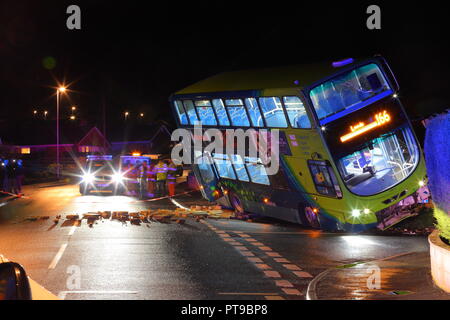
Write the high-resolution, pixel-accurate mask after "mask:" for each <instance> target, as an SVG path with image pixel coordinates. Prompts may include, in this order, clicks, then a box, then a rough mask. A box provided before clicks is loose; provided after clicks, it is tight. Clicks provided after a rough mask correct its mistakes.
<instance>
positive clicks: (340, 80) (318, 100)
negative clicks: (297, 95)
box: [310, 63, 390, 120]
mask: <svg viewBox="0 0 450 320" xmlns="http://www.w3.org/2000/svg"><path fill="white" fill-rule="evenodd" d="M386 91H390V87H389V85H388V82H387V80H386V78H385V77H384V76H383V74H382V72H381V71H380V69H379V68H378V66H377V65H376V64H374V63H371V64H368V65H365V66H362V67H359V68H356V69H354V70H352V71H349V72H347V73H344V74H343V75H340V76H338V77H336V78H333V79H332V80H329V81H326V82H324V83H323V84H321V85H319V86H317V87H315V88H314V89H312V90H311V91H310V97H311V101H312V104H313V106H314V109H315V111H316V113H317V117H318V118H319V120H321V119H324V118H327V117H329V116H331V115H333V114H336V113H338V112H340V111H342V110H345V109H348V108H351V107H353V106H355V105H357V104H359V103H361V102H364V101H366V100H368V99H370V98H372V97H375V96H377V95H380V94H382V93H385V92H386Z"/></svg>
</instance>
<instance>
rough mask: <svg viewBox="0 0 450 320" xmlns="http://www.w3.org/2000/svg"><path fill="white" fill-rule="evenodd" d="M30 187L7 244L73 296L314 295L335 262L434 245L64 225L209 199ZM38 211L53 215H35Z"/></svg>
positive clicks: (197, 226)
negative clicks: (313, 286) (92, 215)
mask: <svg viewBox="0 0 450 320" xmlns="http://www.w3.org/2000/svg"><path fill="white" fill-rule="evenodd" d="M25 194H26V197H25V198H22V199H18V200H14V201H11V202H8V203H6V204H3V205H2V206H0V254H3V255H4V256H6V257H8V258H9V259H10V260H13V261H16V262H19V263H21V264H22V265H23V266H24V267H25V269H26V270H27V272H28V274H29V275H30V276H31V277H32V278H33V279H34V280H36V281H37V282H38V283H40V284H41V285H42V286H44V287H45V288H46V289H48V290H50V291H51V292H53V293H54V294H57V295H59V296H60V297H61V298H63V299H67V300H70V299H261V300H263V299H273V300H281V299H305V297H306V292H307V287H308V284H309V283H310V282H311V280H312V279H314V277H316V276H317V275H319V274H320V273H321V272H323V271H324V270H326V269H328V268H331V267H335V266H338V265H343V264H347V263H353V262H360V261H371V260H374V259H380V258H385V257H389V256H393V255H397V254H402V253H406V252H426V251H427V250H428V245H427V241H426V238H425V237H405V236H398V237H394V236H379V235H377V236H376V235H348V234H335V233H325V232H321V231H316V230H308V229H305V228H302V227H301V226H297V225H293V224H288V223H283V222H280V221H275V220H265V221H258V222H244V221H238V220H211V219H208V220H205V221H202V222H197V221H195V220H190V219H188V220H187V221H186V223H185V224H177V223H157V222H154V223H149V224H141V225H140V226H136V225H130V224H129V223H128V224H123V223H121V222H118V221H114V220H107V221H105V220H102V221H99V222H97V223H96V224H95V225H94V226H93V227H92V228H90V227H89V226H88V225H87V223H86V221H85V220H83V222H82V224H81V225H79V226H75V225H73V223H71V222H70V221H65V220H64V219H62V220H61V222H60V223H58V224H57V225H55V224H54V223H53V218H54V217H55V216H56V215H59V214H62V215H63V217H64V215H65V214H72V213H77V214H83V213H87V212H96V211H106V210H110V211H130V212H133V211H139V210H144V209H148V208H150V209H155V208H165V209H175V208H176V205H181V206H186V207H189V206H190V205H193V204H200V205H202V204H206V203H205V202H204V200H202V199H201V197H200V195H199V193H195V192H194V193H190V194H184V195H181V196H178V197H176V198H175V200H176V203H174V202H172V201H171V200H170V199H163V200H158V201H153V202H151V201H139V200H138V199H135V198H132V197H119V196H117V197H116V196H80V195H79V193H78V188H77V186H76V185H53V186H48V185H46V186H45V185H40V186H32V187H27V188H26V189H25ZM38 216H41V217H42V216H49V217H50V219H48V220H41V219H38V220H35V221H30V220H29V219H28V218H30V217H38ZM32 220H33V219H32ZM343 298H345V297H343ZM367 298H370V296H368V297H367Z"/></svg>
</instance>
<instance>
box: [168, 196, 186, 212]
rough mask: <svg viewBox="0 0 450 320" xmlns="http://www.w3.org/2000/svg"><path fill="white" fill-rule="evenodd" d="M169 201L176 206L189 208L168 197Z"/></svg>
mask: <svg viewBox="0 0 450 320" xmlns="http://www.w3.org/2000/svg"><path fill="white" fill-rule="evenodd" d="M169 199H170V201H171V202H172V203H173V204H174V205H176V206H177V207H178V208H181V209H184V210H189V208H186V207H185V206H183V205H182V204H180V203H179V202H178V201H177V200H175V199H173V198H169Z"/></svg>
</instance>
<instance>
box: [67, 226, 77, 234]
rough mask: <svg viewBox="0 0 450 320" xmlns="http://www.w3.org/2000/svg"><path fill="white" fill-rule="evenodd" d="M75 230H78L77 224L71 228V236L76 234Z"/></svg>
mask: <svg viewBox="0 0 450 320" xmlns="http://www.w3.org/2000/svg"><path fill="white" fill-rule="evenodd" d="M75 230H77V227H76V226H73V227H72V228H70V231H69V234H68V235H69V236H71V235H73V234H74V232H75Z"/></svg>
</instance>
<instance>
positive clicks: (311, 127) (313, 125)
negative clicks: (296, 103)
mask: <svg viewBox="0 0 450 320" xmlns="http://www.w3.org/2000/svg"><path fill="white" fill-rule="evenodd" d="M289 97H297V98H299V99H300V101H301V102H302V104H303V108H304V109H305V113H306V116H307V117H308V121H309V124H310V127H309V128H297V127H294V126H292V124H291V120H290V119H289V114H288V112H287V108H286V105H285V103H284V98H289ZM281 103H282V104H283V108H284V110H285V112H286V116H287V119H288V120H289V121H288V122H289V128H291V129H303V130H312V129H314V128H316V123H314V121H312V120H314V118H312V117H311V115H310V114H309V112H308V108H307V107H306V103H305V101H304V100H303V99H302V97H301V96H296V95H294V94H292V95H286V96H282V97H281Z"/></svg>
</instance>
